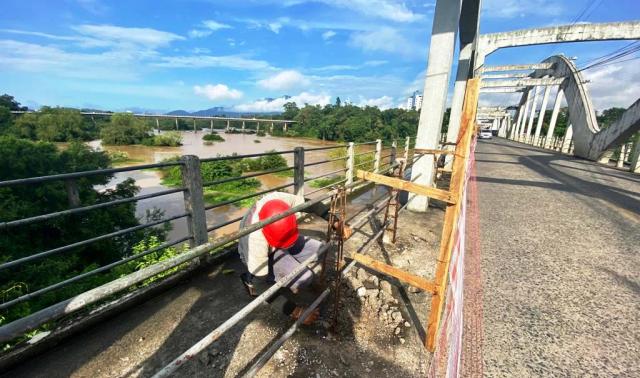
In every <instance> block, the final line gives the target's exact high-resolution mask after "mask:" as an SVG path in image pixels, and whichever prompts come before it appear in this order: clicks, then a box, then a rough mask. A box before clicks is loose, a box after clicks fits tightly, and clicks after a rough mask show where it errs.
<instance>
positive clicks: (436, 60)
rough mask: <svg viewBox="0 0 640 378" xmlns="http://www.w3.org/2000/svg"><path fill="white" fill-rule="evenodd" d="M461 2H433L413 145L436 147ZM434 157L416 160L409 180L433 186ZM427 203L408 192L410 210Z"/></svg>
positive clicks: (419, 209)
mask: <svg viewBox="0 0 640 378" xmlns="http://www.w3.org/2000/svg"><path fill="white" fill-rule="evenodd" d="M461 2H462V1H461V0H450V1H437V2H436V9H435V14H434V17H433V27H432V31H431V42H430V45H429V55H428V62H429V64H428V66H427V72H426V78H425V81H424V89H423V91H422V93H423V96H424V100H423V103H422V109H420V121H419V123H418V133H417V136H416V148H425V149H432V150H435V149H436V148H437V147H438V140H439V136H440V130H441V128H442V118H443V115H444V114H443V113H444V107H445V102H446V99H447V88H448V86H449V76H450V74H451V65H452V63H453V52H454V51H453V50H454V47H455V44H456V34H457V31H458V20H459V18H460V5H461ZM434 158H435V156H434V155H425V156H423V157H422V158H421V159H419V160H418V161H417V162H416V163H415V164H414V166H413V169H412V170H411V179H412V180H416V181H415V182H416V183H417V184H420V185H428V186H432V185H433V179H434V176H435V175H434V173H435V172H434V168H435V165H434ZM428 206H429V199H428V198H427V197H424V196H416V195H410V198H409V209H410V210H413V211H418V212H425V211H427V207H428Z"/></svg>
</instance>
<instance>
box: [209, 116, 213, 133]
mask: <svg viewBox="0 0 640 378" xmlns="http://www.w3.org/2000/svg"><path fill="white" fill-rule="evenodd" d="M209 127H210V128H211V132H213V119H212V120H211V125H210V126H209Z"/></svg>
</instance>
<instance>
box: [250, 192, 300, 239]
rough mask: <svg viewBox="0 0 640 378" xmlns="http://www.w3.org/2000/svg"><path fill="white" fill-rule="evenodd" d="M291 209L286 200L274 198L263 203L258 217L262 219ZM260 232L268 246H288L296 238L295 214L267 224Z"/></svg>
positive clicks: (296, 223)
mask: <svg viewBox="0 0 640 378" xmlns="http://www.w3.org/2000/svg"><path fill="white" fill-rule="evenodd" d="M289 209H291V206H289V205H288V204H287V203H286V202H284V201H282V200H279V199H274V200H270V201H267V202H265V203H264V205H262V208H261V209H260V212H259V213H258V218H259V219H260V221H263V220H265V219H267V218H270V217H272V216H274V215H278V214H282V213H283V212H285V211H287V210H289ZM262 234H263V235H264V237H265V238H266V239H267V242H268V243H269V245H270V246H272V247H274V248H289V247H291V246H292V245H293V243H295V242H296V240H297V239H298V222H297V221H296V215H295V214H291V215H289V216H286V217H284V218H282V219H280V220H279V221H276V222H273V223H271V224H268V225H266V226H264V227H263V228H262Z"/></svg>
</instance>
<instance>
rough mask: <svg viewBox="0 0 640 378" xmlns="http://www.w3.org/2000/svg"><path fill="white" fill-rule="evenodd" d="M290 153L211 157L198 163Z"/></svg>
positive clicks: (277, 152) (276, 152) (288, 152)
mask: <svg viewBox="0 0 640 378" xmlns="http://www.w3.org/2000/svg"><path fill="white" fill-rule="evenodd" d="M292 153H293V150H287V151H274V152H260V153H256V154H247V155H227V156H216V157H212V158H204V159H200V162H201V163H209V162H212V161H224V160H238V159H245V158H252V157H260V156H271V155H286V154H292Z"/></svg>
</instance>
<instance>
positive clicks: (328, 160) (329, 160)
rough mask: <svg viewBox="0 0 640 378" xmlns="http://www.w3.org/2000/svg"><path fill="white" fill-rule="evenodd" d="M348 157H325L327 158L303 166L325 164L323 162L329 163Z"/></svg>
mask: <svg viewBox="0 0 640 378" xmlns="http://www.w3.org/2000/svg"><path fill="white" fill-rule="evenodd" d="M305 151H307V150H305ZM348 158H349V157H348V156H342V157H337V158H334V159H327V160H322V161H314V162H313V163H307V164H305V165H304V166H305V167H311V166H313V165H318V164H325V163H330V162H332V161H338V160H346V159H348Z"/></svg>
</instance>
